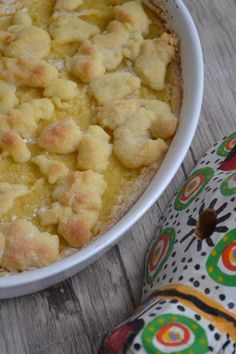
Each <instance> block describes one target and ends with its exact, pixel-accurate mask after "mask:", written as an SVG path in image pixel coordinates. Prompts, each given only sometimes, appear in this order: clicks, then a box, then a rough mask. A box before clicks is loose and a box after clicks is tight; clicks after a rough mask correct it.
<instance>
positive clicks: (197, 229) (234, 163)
mask: <svg viewBox="0 0 236 354" xmlns="http://www.w3.org/2000/svg"><path fill="white" fill-rule="evenodd" d="M131 353H132V354H133V353H139V354H143V353H148V354H164V353H168V354H181V353H182V354H203V353H214V354H216V353H222V354H223V353H224V354H231V353H232V354H233V353H236V132H235V133H233V134H231V135H229V136H228V137H226V138H224V139H223V140H221V141H220V142H219V143H216V144H215V145H214V146H213V147H211V148H210V150H209V151H208V152H207V153H206V154H205V155H204V156H203V157H202V159H201V160H200V161H199V162H198V164H197V166H196V167H195V168H194V170H193V171H192V172H191V174H190V175H189V177H188V178H187V180H186V181H185V183H184V184H183V186H182V187H181V189H180V191H179V192H178V193H177V194H176V195H175V196H174V198H173V199H172V201H171V203H170V205H169V206H168V208H167V209H166V212H165V214H164V218H163V219H162V222H161V225H160V227H159V231H158V232H157V234H156V237H155V239H154V240H153V242H152V243H151V245H150V248H149V250H148V253H147V257H146V264H145V280H144V286H143V300H142V304H141V306H140V307H139V308H138V309H137V310H136V312H135V314H134V315H133V316H132V317H131V318H130V319H129V320H128V321H126V322H125V323H123V324H122V325H121V326H119V327H117V328H116V329H114V330H113V331H112V332H110V333H108V334H107V335H106V336H105V338H104V339H103V342H102V345H101V348H100V350H99V354H131Z"/></svg>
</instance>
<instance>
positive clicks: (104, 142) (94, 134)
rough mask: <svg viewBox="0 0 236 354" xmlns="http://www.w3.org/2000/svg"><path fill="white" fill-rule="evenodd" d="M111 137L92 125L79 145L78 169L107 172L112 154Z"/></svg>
mask: <svg viewBox="0 0 236 354" xmlns="http://www.w3.org/2000/svg"><path fill="white" fill-rule="evenodd" d="M109 140H110V136H109V135H108V134H107V133H106V132H105V131H104V130H103V129H102V128H101V127H99V126H98V125H90V127H89V128H88V130H87V132H86V133H85V134H84V135H83V137H82V140H81V142H80V144H79V155H78V168H79V169H80V170H93V171H97V172H102V171H105V170H106V169H107V167H108V163H109V157H110V156H111V153H112V145H111V144H110V143H109Z"/></svg>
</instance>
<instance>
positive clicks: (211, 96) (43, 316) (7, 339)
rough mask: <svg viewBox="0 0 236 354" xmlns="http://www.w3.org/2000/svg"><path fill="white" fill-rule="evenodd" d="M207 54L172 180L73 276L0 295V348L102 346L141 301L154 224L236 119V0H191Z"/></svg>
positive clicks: (24, 352)
mask: <svg viewBox="0 0 236 354" xmlns="http://www.w3.org/2000/svg"><path fill="white" fill-rule="evenodd" d="M185 3H186V5H187V6H188V8H189V9H190V11H191V13H192V16H193V18H194V20H195V23H196V25H197V27H198V30H199V33H200V37H201V42H202V45H203V50H204V58H205V93H204V102H203V109H202V116H201V121H200V124H199V127H198V130H197V133H196V135H195V138H194V141H193V143H192V147H191V149H190V151H189V153H188V155H187V157H186V159H185V161H184V163H183V165H182V167H181V169H180V170H179V172H178V173H177V175H176V176H175V178H174V180H173V181H172V183H171V184H170V186H169V187H168V188H167V190H166V191H165V193H164V194H163V195H162V197H161V198H160V199H159V201H158V202H157V203H156V204H155V205H154V206H153V208H152V209H151V210H150V211H149V212H148V213H147V214H146V215H145V216H144V217H143V218H142V219H141V220H140V221H139V222H138V223H137V224H136V225H135V226H134V227H133V228H132V230H130V231H129V232H127V234H126V235H125V237H124V238H123V239H122V241H121V242H120V243H119V244H118V245H117V246H115V247H114V248H113V249H112V250H111V251H110V252H108V253H107V254H106V255H105V256H103V257H102V258H101V259H99V260H98V261H97V262H95V263H94V264H93V265H92V266H90V267H89V268H87V269H86V270H84V271H83V272H81V273H80V274H77V275H76V276H74V277H73V278H72V279H69V280H68V281H65V282H64V283H62V284H60V285H58V286H55V287H53V288H51V289H48V290H46V291H42V292H40V293H37V294H35V295H32V296H26V297H23V298H18V299H13V300H4V301H1V303H0V326H1V336H0V353H1V354H5V353H7V354H28V353H29V354H44V353H47V354H62V353H63V354H70V353H73V354H74V353H79V354H90V353H96V351H97V348H98V346H99V343H100V341H101V338H102V337H103V335H104V334H105V332H106V331H107V330H109V329H111V328H112V327H113V326H115V325H116V324H118V323H119V322H121V321H122V320H123V319H125V318H126V317H127V316H128V315H129V314H130V313H131V311H132V309H133V307H134V306H135V305H137V304H138V302H139V299H140V294H141V287H142V276H143V261H144V256H145V253H146V250H147V247H148V244H149V242H150V240H151V239H152V237H153V234H154V230H155V228H156V226H157V224H158V221H159V219H160V216H161V214H162V213H163V211H164V209H165V207H166V206H167V204H168V202H169V200H170V199H171V197H172V196H173V194H174V193H175V192H176V190H177V189H178V187H179V186H180V184H181V182H182V181H183V179H184V176H186V174H187V173H188V172H189V171H190V169H191V168H192V167H193V165H194V164H195V162H196V161H197V160H198V159H199V158H200V157H201V155H202V154H203V152H204V151H205V150H206V149H207V148H208V147H209V146H210V145H211V144H213V143H214V142H215V141H216V140H217V139H218V138H220V137H221V136H223V135H224V134H227V133H229V132H230V131H232V130H233V129H235V126H236V124H235V123H236V113H235V112H236V85H235V79H236V21H235V14H236V1H235V0H224V1H218V0H201V1H193V0H185Z"/></svg>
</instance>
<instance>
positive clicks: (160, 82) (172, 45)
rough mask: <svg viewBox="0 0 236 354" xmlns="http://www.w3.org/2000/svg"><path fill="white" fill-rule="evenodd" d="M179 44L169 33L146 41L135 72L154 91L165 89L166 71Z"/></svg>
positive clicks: (136, 63) (136, 62) (137, 60)
mask: <svg viewBox="0 0 236 354" xmlns="http://www.w3.org/2000/svg"><path fill="white" fill-rule="evenodd" d="M177 43H178V41H177V39H176V37H175V36H173V35H170V34H167V33H163V34H162V35H161V37H160V38H157V39H153V40H151V39H148V40H146V41H144V43H143V44H142V47H141V54H140V56H139V57H138V58H137V59H136V61H135V71H136V73H137V75H139V77H140V78H141V80H142V82H143V83H144V84H147V85H149V86H150V87H151V88H152V89H154V90H163V89H164V85H165V76H166V69H167V66H168V64H169V63H170V61H171V60H172V59H173V57H174V55H175V49H176V46H177Z"/></svg>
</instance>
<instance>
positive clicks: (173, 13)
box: [0, 0, 203, 299]
mask: <svg viewBox="0 0 236 354" xmlns="http://www.w3.org/2000/svg"><path fill="white" fill-rule="evenodd" d="M144 2H145V4H146V5H149V6H150V3H152V4H156V5H157V4H158V5H163V6H164V7H165V8H166V9H167V11H168V15H169V17H170V27H171V28H173V30H174V31H175V32H176V33H177V34H178V36H179V38H180V41H181V60H182V72H183V81H184V97H183V106H182V112H181V116H180V124H179V127H178V131H177V133H176V136H175V138H174V140H173V142H172V145H171V147H170V149H169V151H168V154H167V155H166V157H165V160H164V162H163V163H162V165H161V168H160V169H159V171H158V172H157V174H156V176H155V177H154V179H153V181H152V182H151V184H150V185H149V187H148V188H147V189H146V191H145V192H144V193H143V195H142V196H141V198H140V199H139V200H138V201H137V203H136V204H135V205H134V206H133V207H132V208H131V209H130V210H129V212H128V213H127V214H126V215H125V216H124V217H123V218H122V219H121V220H120V221H119V222H118V223H117V224H116V225H115V226H113V227H112V228H111V229H110V230H109V231H107V232H105V233H104V234H103V235H101V236H100V237H98V238H96V239H94V241H92V242H91V243H90V244H89V245H88V246H87V247H85V248H83V249H82V250H80V251H78V252H77V253H76V254H74V255H72V256H69V257H68V258H66V259H63V260H61V261H58V262H56V263H54V264H52V265H50V266H48V267H45V268H42V269H39V270H33V271H28V272H24V273H21V274H17V275H9V276H7V277H3V278H1V279H0V298H1V299H2V298H10V297H15V296H20V295H25V294H29V293H33V292H35V291H38V290H41V289H44V288H46V287H49V286H51V285H53V284H56V283H58V282H60V281H62V280H64V279H66V278H68V277H70V276H72V275H73V274H75V273H77V272H79V271H80V270H81V269H83V268H85V267H86V266H88V265H89V264H90V263H92V262H94V261H95V260H96V259H97V258H98V257H100V256H101V255H103V254H104V253H105V252H106V251H107V250H108V249H109V248H111V247H112V246H113V245H114V244H115V243H117V242H118V240H119V239H120V238H121V237H122V235H123V234H124V233H125V231H127V230H128V229H129V228H130V227H131V226H132V225H133V224H134V223H135V222H136V221H137V220H138V219H139V218H140V217H141V216H142V215H143V214H144V213H145V212H146V211H147V210H148V209H149V208H150V207H151V206H152V204H153V203H154V202H155V201H156V200H157V199H158V197H159V196H160V195H161V193H162V192H163V191H164V190H165V188H166V187H167V185H168V184H169V183H170V181H171V179H172V178H173V177H174V175H175V174H176V172H177V170H178V168H179V166H180V164H181V162H182V161H183V159H184V157H185V155H186V153H187V151H188V149H189V146H190V144H191V141H192V139H193V136H194V133H195V130H196V127H197V124H198V120H199V115H200V110H201V104H202V95H203V58H202V50H201V45H200V41H199V37H198V33H197V30H196V27H195V25H194V23H193V20H192V18H191V16H190V14H189V12H188V10H187V8H186V7H185V5H184V3H183V2H182V1H181V0H169V1H164V0H163V1H157V0H152V1H148V0H145V1H144Z"/></svg>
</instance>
